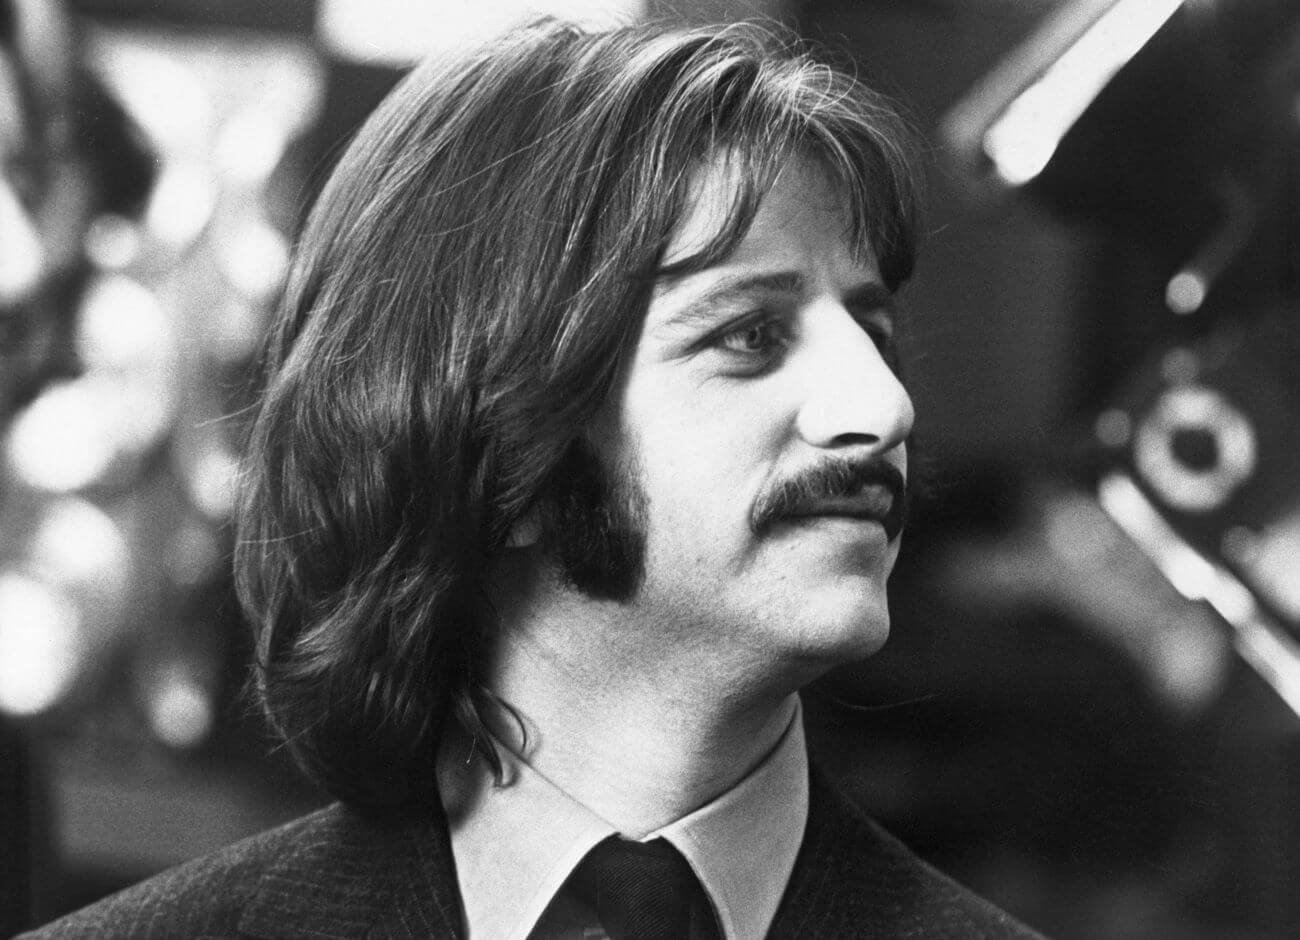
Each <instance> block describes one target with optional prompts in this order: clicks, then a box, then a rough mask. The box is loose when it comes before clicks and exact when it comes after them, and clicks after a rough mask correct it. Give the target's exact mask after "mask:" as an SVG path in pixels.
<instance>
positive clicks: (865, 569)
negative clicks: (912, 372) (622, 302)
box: [590, 162, 913, 670]
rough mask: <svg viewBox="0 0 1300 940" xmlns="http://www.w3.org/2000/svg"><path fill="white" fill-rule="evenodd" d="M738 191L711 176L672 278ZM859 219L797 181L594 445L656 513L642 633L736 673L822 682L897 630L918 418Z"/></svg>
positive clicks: (721, 271)
mask: <svg viewBox="0 0 1300 940" xmlns="http://www.w3.org/2000/svg"><path fill="white" fill-rule="evenodd" d="M731 196H732V185H731V183H730V180H729V177H728V175H727V171H726V170H725V169H724V167H723V165H722V164H721V163H718V164H715V165H713V166H711V167H709V168H707V169H706V170H705V171H703V172H701V174H700V175H699V177H698V178H697V179H696V181H695V185H694V187H693V191H692V199H691V203H690V204H691V210H690V212H689V213H688V215H687V217H686V218H685V219H684V220H683V221H682V223H681V225H680V226H679V230H678V231H677V232H676V234H675V236H674V238H673V240H672V242H671V244H670V247H669V249H668V252H667V256H666V259H665V260H666V261H667V262H669V263H671V262H673V261H675V260H678V259H680V258H682V257H685V256H687V255H689V254H691V253H693V252H694V251H695V250H698V249H699V248H700V247H702V246H703V245H704V244H705V243H707V242H708V240H709V239H710V238H711V237H712V236H713V235H714V234H715V233H716V232H717V231H718V229H719V226H720V223H721V220H722V219H723V217H724V215H725V212H726V209H727V207H728V206H729V205H730V201H731ZM848 228H849V219H848V216H847V213H846V212H845V211H844V208H843V200H842V199H840V198H838V194H837V192H836V191H835V190H834V188H832V187H831V186H830V185H828V184H827V183H826V182H825V181H824V179H823V177H822V175H821V174H820V173H818V172H817V171H816V170H815V169H813V168H811V167H809V166H804V165H801V164H800V163H798V162H792V163H791V164H790V165H788V166H787V167H786V168H785V171H784V172H783V173H782V175H781V176H780V178H779V179H778V181H777V183H776V185H775V186H774V188H773V189H772V190H771V192H770V193H769V194H768V195H767V196H766V198H765V199H764V200H763V202H762V204H761V206H760V208H759V210H758V213H757V216H756V217H755V219H754V222H753V225H752V227H751V228H750V229H749V231H748V233H747V234H746V236H745V238H744V239H743V241H742V242H741V243H740V245H739V246H738V247H737V249H736V250H735V251H734V252H733V253H732V254H731V256H729V257H728V258H726V259H725V260H724V261H723V262H721V263H720V264H718V265H716V266H714V267H711V268H709V269H707V270H705V271H702V272H699V273H696V274H691V275H686V276H682V277H680V278H676V279H673V280H670V281H665V282H663V283H661V284H659V285H658V286H657V287H656V288H655V290H654V292H653V295H652V298H651V301H650V305H649V309H648V312H647V315H646V319H645V323H644V325H643V328H642V332H641V336H640V338H639V341H638V343H637V346H636V348H635V351H634V353H633V355H632V357H631V360H630V363H629V365H628V366H627V368H626V370H625V373H624V376H623V379H622V383H621V385H620V386H619V387H618V388H617V389H616V391H615V393H614V395H613V396H612V399H611V401H610V403H609V404H608V405H607V406H606V409H605V412H604V413H603V414H602V416H601V417H600V419H599V420H598V422H597V424H596V428H595V429H594V431H593V433H592V435H591V438H590V439H591V443H592V445H593V448H594V450H595V452H596V457H597V459H598V460H599V461H600V463H601V464H602V465H603V466H604V467H606V468H609V469H610V473H611V475H612V476H614V477H616V478H621V480H622V481H623V485H624V487H625V488H627V487H631V486H634V487H635V489H636V490H637V491H638V493H637V495H638V496H639V499H638V500H637V502H638V503H639V504H640V505H641V506H643V507H644V512H643V515H644V518H643V519H642V520H641V523H642V525H643V526H644V549H645V554H644V578H643V580H642V582H641V584H640V588H639V590H638V591H636V593H635V594H634V595H633V597H632V599H631V600H630V601H629V602H628V603H627V604H626V605H625V608H626V614H627V616H628V618H629V620H631V621H634V622H636V623H639V624H640V625H641V629H643V630H653V631H655V633H656V635H657V636H660V637H662V638H663V640H664V641H665V642H667V643H677V644H680V643H682V642H685V643H686V644H687V645H688V646H689V647H690V648H691V649H692V650H694V651H695V652H696V653H700V654H705V655H713V656H722V657H723V658H726V657H727V656H730V657H731V658H732V660H733V662H736V661H738V662H741V663H742V665H743V662H744V661H750V662H752V663H753V664H755V668H757V666H758V664H773V663H776V664H787V665H790V666H792V667H794V668H796V669H810V668H811V669H813V670H820V669H824V668H825V667H826V666H828V665H832V664H834V663H835V662H839V661H844V660H848V659H854V658H859V657H861V656H865V655H868V654H870V653H872V652H874V651H875V650H876V649H878V648H879V647H880V645H881V644H882V643H883V642H884V640H885V638H886V636H887V634H888V628H889V614H888V609H887V606H886V596H885V582H886V579H887V577H888V575H889V572H890V570H891V568H892V567H893V564H894V560H895V558H896V557H897V553H898V534H899V533H898V530H899V528H900V527H901V517H902V502H903V494H902V492H901V487H900V484H901V482H902V480H903V477H904V475H905V473H906V466H907V455H906V450H905V447H904V444H905V441H906V439H907V437H908V435H909V433H910V431H911V428H912V420H913V411H912V403H911V400H910V399H909V398H908V395H907V393H906V391H905V390H904V389H903V387H902V385H901V384H900V383H899V380H898V378H897V377H896V375H895V374H894V371H893V369H892V368H891V356H892V349H891V337H892V333H893V320H892V314H891V307H890V296H889V291H888V290H887V289H886V287H885V286H884V284H883V283H882V280H881V277H880V273H879V271H878V268H877V264H876V261H875V258H874V257H872V256H868V257H861V256H856V255H855V254H854V252H853V250H852V248H851V243H850V240H849V234H848Z"/></svg>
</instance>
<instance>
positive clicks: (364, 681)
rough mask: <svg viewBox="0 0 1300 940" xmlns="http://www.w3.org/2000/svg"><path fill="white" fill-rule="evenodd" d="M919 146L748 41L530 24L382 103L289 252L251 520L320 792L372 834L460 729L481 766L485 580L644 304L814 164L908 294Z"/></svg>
mask: <svg viewBox="0 0 1300 940" xmlns="http://www.w3.org/2000/svg"><path fill="white" fill-rule="evenodd" d="M909 140H911V135H910V133H909V132H908V130H907V128H906V127H905V125H904V124H903V123H902V122H901V121H900V119H899V118H898V116H897V115H896V113H895V112H894V111H893V110H892V109H891V107H890V106H889V105H888V104H887V103H886V102H885V101H884V100H883V99H882V98H880V97H879V96H877V95H876V94H874V93H873V92H871V91H869V90H868V89H866V88H865V87H863V86H862V85H861V84H859V83H858V82H856V81H855V80H854V79H852V78H850V77H849V76H848V75H847V74H846V73H844V72H842V71H838V70H835V69H832V68H830V67H828V66H826V65H823V64H820V63H819V62H818V61H817V60H816V59H814V58H813V57H812V55H810V54H809V53H808V52H807V51H806V50H801V49H799V48H797V47H796V45H795V44H794V43H793V42H791V40H790V39H789V38H788V37H783V36H779V35H775V34H773V32H771V31H770V30H768V29H765V28H758V27H754V26H748V25H742V26H728V27H720V28H715V29H695V30H675V31H672V30H664V29H662V28H655V27H650V26H639V27H630V28H626V29H621V30H617V31H613V32H607V33H597V34H588V33H584V32H582V31H581V30H579V29H576V28H574V27H571V26H567V25H564V24H558V23H555V22H550V21H547V22H541V23H536V24H533V25H531V26H529V27H526V28H522V29H520V30H517V31H514V32H512V33H510V34H509V35H507V36H505V37H503V38H501V39H499V40H497V41H495V42H493V43H492V44H491V45H489V46H487V47H485V48H482V49H479V50H478V51H475V52H473V53H471V54H469V55H467V56H465V57H463V58H459V59H457V60H456V61H454V62H448V61H445V60H442V61H431V62H428V63H426V64H425V65H423V66H421V67H420V68H418V69H416V70H415V71H413V72H412V73H411V74H410V75H409V76H408V77H407V78H406V79H405V80H404V81H403V83H402V84H401V85H400V86H399V87H398V88H397V89H396V90H395V91H394V92H393V93H392V95H390V96H389V97H388V99H387V100H385V101H384V103H383V104H382V105H381V106H380V107H379V109H378V110H377V111H376V112H375V114H374V115H373V116H372V117H371V118H370V120H369V121H368V122H367V123H366V125H365V126H364V127H363V128H362V129H361V131H360V132H359V133H358V135H357V137H356V139H355V140H354V141H353V143H352V144H351V146H350V148H349V149H348V151H347V152H346V153H345V155H344V156H343V158H342V160H341V162H340V163H339V165H338V167H337V168H336V170H335V171H334V173H333V176H332V177H331V179H330V180H329V182H328V183H327V185H326V187H325V189H324V191H323V192H322V193H321V195H320V197H319V199H318V201H317V203H316V205H315V207H314V209H313V211H312V213H311V216H310V218H309V220H308V222H307V225H306V227H305V230H304V232H303V234H302V237H301V243H300V245H299V247H298V251H297V255H296V261H295V264H294V267H293V272H292V275H291V278H290V283H289V287H288V290H287V294H286V297H285V299H284V302H283V305H282V307H281V309H280V312H279V317H278V320H277V324H276V326H275V327H274V330H273V332H272V333H271V335H270V337H269V340H268V343H267V347H266V353H265V366H266V373H265V376H266V379H265V381H266V388H265V393H264V395H263V398H262V402H261V405H260V410H259V412H258V415H257V418H256V421H255V423H254V426H253V430H252V434H251V438H250V442H249V451H248V458H247V465H246V472H245V479H244V489H243V498H242V506H241V510H240V516H239V537H238V544H237V548H236V553H235V570H236V578H237V583H238V587H239V592H240V597H241V600H242V602H243V604H244V607H245V610H246V612H247V614H248V616H249V617H250V619H251V620H252V621H253V623H254V625H255V627H256V629H257V630H258V661H257V669H258V673H257V677H258V688H259V691H260V693H261V696H262V699H263V702H264V706H265V709H266V711H267V714H268V715H269V716H270V719H271V721H272V723H273V724H274V726H275V727H276V729H277V730H278V731H279V733H280V734H281V735H283V736H284V738H285V740H286V741H287V742H288V744H289V746H290V748H291V749H292V751H293V752H294V754H295V755H296V757H297V758H298V759H299V761H300V763H301V764H302V765H303V767H304V768H305V769H306V770H307V772H308V773H309V774H311V775H312V776H313V777H314V778H315V779H316V780H317V781H318V782H320V783H322V784H323V785H324V786H325V787H326V788H327V789H328V790H330V791H331V792H332V793H333V794H335V795H336V796H338V797H340V798H342V799H345V800H348V801H351V802H353V803H354V804H358V805H361V806H364V807H370V808H372V809H378V808H384V807H395V806H402V805H411V804H415V803H417V802H418V801H423V800H429V799H434V798H436V796H435V784H434V774H433V769H432V768H433V759H434V752H435V750H436V745H437V740H438V737H439V735H440V732H441V728H442V725H443V722H445V721H447V720H449V719H450V720H455V721H458V722H460V723H461V724H462V726H463V727H464V728H465V730H466V731H467V732H468V733H469V734H470V735H471V736H472V737H474V738H475V739H476V740H478V741H480V742H481V743H483V744H484V745H486V744H487V737H486V731H485V725H484V722H483V716H484V714H485V710H486V709H487V708H489V707H490V703H491V701H492V700H491V696H490V694H489V693H488V692H487V691H486V690H484V689H483V688H482V687H481V685H480V683H479V681H478V677H479V665H480V661H481V656H482V651H483V650H484V649H485V645H486V644H487V643H489V642H490V640H491V636H492V632H493V629H494V623H493V618H492V616H491V613H490V610H489V609H488V608H487V605H486V603H485V601H484V599H483V593H482V579H483V575H484V573H485V570H486V567H487V565H488V563H489V560H490V559H491V558H492V557H493V555H494V554H495V553H496V552H498V551H499V550H500V549H501V547H502V546H503V544H504V543H505V540H506V538H507V536H508V534H509V533H510V531H511V530H512V528H513V527H514V526H515V525H516V523H518V522H519V521H520V520H521V519H522V518H524V517H525V515H526V514H527V513H529V512H530V511H531V510H533V509H536V508H537V507H538V505H539V501H543V500H545V498H546V493H547V491H548V488H549V487H550V486H551V483H552V481H553V480H554V475H555V473H556V468H557V467H559V466H561V465H562V463H563V458H564V457H565V455H566V454H567V453H569V452H570V448H571V447H572V446H574V443H575V441H577V440H578V439H579V438H580V436H581V434H582V431H583V429H584V427H585V426H586V425H587V423H588V422H589V421H590V420H591V418H592V416H593V415H594V414H595V412H596V410H597V409H598V408H599V407H600V405H601V404H602V402H603V401H604V400H605V398H606V396H607V393H608V391H609V389H610V387H611V384H612V382H613V380H614V377H615V375H616V372H617V370H618V369H619V366H620V363H621V362H622V360H623V358H624V357H625V356H626V355H627V354H628V352H629V350H630V349H631V347H632V346H633V345H634V343H635V342H636V339H637V335H638V330H639V328H640V325H641V320H642V317H643V315H644V312H645V309H646V305H647V303H648V297H649V291H650V289H651V287H652V285H653V283H654V280H655V278H656V277H661V276H667V275H671V274H676V273H682V272H685V271H688V270H698V269H700V268H702V267H704V266H706V265H708V264H710V263H712V262H714V261H715V260H717V259H719V258H721V257H723V256H725V255H726V254H727V253H728V252H729V251H730V250H731V248H732V247H734V245H735V244H736V242H737V241H738V240H739V239H740V238H741V237H743V235H744V232H745V230H746V229H747V227H748V225H749V223H750V221H751V220H752V218H753V215H754V212H755V211H756V209H757V207H758V203H759V201H760V200H761V198H762V196H763V194H764V193H765V192H766V191H767V189H768V187H769V186H770V185H771V183H772V181H773V179H774V177H775V174H776V173H777V172H778V171H779V169H780V167H781V165H782V164H783V163H784V162H786V161H787V160H788V159H789V158H790V157H791V156H792V155H798V156H800V157H802V158H806V159H811V160H814V161H816V162H818V163H819V164H821V165H822V166H823V167H824V168H825V170H826V171H827V172H828V173H829V174H830V177H831V179H832V180H833V181H834V182H835V183H836V184H837V185H838V186H839V188H840V190H841V191H842V192H843V194H844V198H845V200H846V201H847V202H848V203H849V207H850V214H851V216H852V219H853V224H854V232H853V237H854V238H855V239H856V240H857V242H858V243H859V246H860V247H865V246H869V247H870V248H871V249H873V250H874V251H875V252H876V254H877V257H878V258H879V260H880V264H881V270H882V273H883V275H884V277H885V279H886V280H887V281H888V282H889V283H890V284H891V285H897V284H898V283H900V282H901V281H903V280H904V279H905V278H906V277H907V276H908V274H909V273H910V270H911V265H912V255H913V238H914V225H915V223H914V213H915V203H916V194H915V188H916V184H915V179H914V177H913V170H912V163H911V159H910V153H909V144H908V142H909ZM718 157H723V158H725V159H728V160H730V161H732V162H733V163H735V164H736V166H737V168H738V169H739V170H740V171H741V172H739V173H737V174H736V176H737V179H738V180H739V183H738V188H737V194H736V199H735V204H734V206H733V207H732V212H731V213H730V216H731V217H730V218H729V219H728V220H727V221H726V224H725V225H724V226H723V227H722V229H721V230H720V231H719V233H718V235H717V237H716V238H715V239H714V240H713V242H712V243H711V244H709V245H707V246H705V247H704V248H703V249H702V250H701V251H700V252H699V253H698V254H697V255H696V256H695V257H693V258H688V259H685V260H684V261H680V262H677V263H676V264H674V266H673V270H672V271H668V270H667V269H665V268H662V267H661V265H660V262H661V259H662V254H663V250H664V248H665V246H666V244H667V242H668V240H669V238H670V237H671V234H672V231H673V227H674V225H675V224H676V222H677V221H678V220H679V219H680V218H681V217H682V216H683V214H684V211H683V210H684V207H685V206H684V202H685V199H686V197H687V191H688V184H689V182H690V180H691V177H692V174H693V173H695V172H696V171H697V170H698V169H699V168H700V167H701V166H702V165H703V164H704V163H706V162H707V161H708V160H710V159H715V158H718ZM481 750H482V752H483V753H484V756H485V757H487V759H488V760H489V761H493V760H495V759H496V758H495V751H494V750H493V749H492V748H491V747H489V746H484V747H483V748H481ZM498 769H499V768H498Z"/></svg>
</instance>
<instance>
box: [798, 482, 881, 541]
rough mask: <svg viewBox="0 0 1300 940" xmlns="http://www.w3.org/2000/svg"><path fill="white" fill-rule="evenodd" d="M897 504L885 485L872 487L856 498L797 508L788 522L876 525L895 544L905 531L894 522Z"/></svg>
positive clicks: (826, 500)
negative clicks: (820, 520) (841, 520)
mask: <svg viewBox="0 0 1300 940" xmlns="http://www.w3.org/2000/svg"><path fill="white" fill-rule="evenodd" d="M894 504H895V498H894V492H893V490H892V489H890V488H889V487H888V486H887V485H884V484H879V483H872V484H867V485H866V486H864V487H863V488H862V490H861V491H860V492H858V493H856V494H854V495H852V496H831V497H826V498H823V499H818V500H813V501H810V502H808V503H806V504H804V505H801V506H798V507H794V508H792V509H791V511H790V512H788V513H786V514H785V516H784V518H785V519H789V520H791V521H799V520H804V519H816V518H822V517H826V518H844V519H857V520H861V521H864V522H876V523H879V524H880V526H881V527H882V528H883V529H884V530H885V534H886V535H887V536H888V538H889V539H890V540H891V541H892V540H893V538H894V536H895V535H897V534H898V531H899V530H900V529H901V523H900V522H896V521H895V520H894V519H893V516H894V512H893V510H894Z"/></svg>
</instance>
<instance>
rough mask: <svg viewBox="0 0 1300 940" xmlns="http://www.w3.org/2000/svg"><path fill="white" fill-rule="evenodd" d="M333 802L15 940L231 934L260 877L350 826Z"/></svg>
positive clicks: (317, 849)
mask: <svg viewBox="0 0 1300 940" xmlns="http://www.w3.org/2000/svg"><path fill="white" fill-rule="evenodd" d="M349 815H350V814H349V813H348V811H346V810H345V809H344V808H343V807H342V806H341V805H339V804H334V805H331V806H328V807H325V808H324V809H321V810H317V811H316V812H314V813H311V814H309V815H307V816H303V817H301V818H299V819H296V820H294V821H292V822H290V823H286V824H285V825H283V826H280V827H278V828H276V829H270V830H267V831H266V832H263V833H259V834H258V835H255V836H252V837H250V838H248V839H244V840H243V841H240V842H236V843H234V844H233V845H229V846H227V847H226V848H224V849H221V850H219V851H217V852H214V853H212V854H211V855H206V856H203V857H201V858H197V859H194V860H193V861H190V862H186V863H185V864H183V865H179V866H177V867H176V868H172V869H168V870H167V871H165V872H162V873H161V874H159V875H156V876H154V877H152V878H150V879H148V880H146V881H143V882H141V883H139V884H137V885H134V886H132V887H130V888H127V889H125V890H123V891H120V892H118V893H117V894H114V895H110V896H109V897H107V898H104V899H103V900H101V901H97V902H96V903H94V904H91V905H90V906H89V907H85V908H82V909H81V910H79V911H75V912H73V913H71V914H68V915H67V916H65V917H62V918H60V919H59V920H56V921H54V922H52V923H50V924H47V925H46V926H44V927H40V928H37V929H36V930H34V931H32V932H30V933H26V934H22V935H21V936H20V938H18V940H47V938H48V940H73V938H91V937H94V938H113V937H131V938H142V940H149V938H164V937H205V936H206V937H234V936H236V935H237V932H238V924H239V920H240V918H241V916H242V915H243V912H244V911H245V909H247V908H248V906H249V905H250V904H251V903H252V902H253V901H254V899H255V897H256V895H257V894H258V893H259V891H260V890H261V887H262V885H263V882H264V879H265V878H266V877H267V875H268V874H269V873H271V872H273V870H274V869H276V868H278V867H281V866H282V865H283V863H285V862H286V861H289V862H291V863H292V862H307V861H308V860H309V859H310V858H311V857H312V856H314V855H319V854H320V853H321V852H322V851H328V850H329V849H328V847H329V846H331V845H332V844H334V843H336V842H338V841H339V838H340V836H342V835H344V834H345V833H346V831H347V830H348V829H349V828H350V827H351V826H352V825H353V823H352V822H351V821H350V819H349Z"/></svg>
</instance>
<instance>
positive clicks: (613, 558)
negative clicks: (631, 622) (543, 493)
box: [542, 440, 646, 603]
mask: <svg viewBox="0 0 1300 940" xmlns="http://www.w3.org/2000/svg"><path fill="white" fill-rule="evenodd" d="M552 481H553V482H552V484H551V486H550V488H549V492H548V494H547V498H546V499H545V500H544V502H545V510H544V511H543V520H544V521H543V533H542V546H543V548H544V550H545V551H546V553H547V554H548V555H549V556H550V557H551V558H553V559H555V561H556V563H557V564H558V565H559V568H560V572H561V574H562V575H563V577H564V579H565V581H566V582H567V583H568V584H570V585H572V586H573V587H574V588H576V589H577V590H578V591H581V592H582V593H583V594H586V595H587V596H588V597H590V598H592V599H593V600H608V601H615V602H617V603H627V602H628V601H630V600H632V598H634V597H635V596H636V594H637V591H639V590H640V588H641V584H642V582H643V581H644V580H645V554H646V499H645V494H644V493H643V492H642V490H641V488H640V486H639V485H638V484H637V482H636V481H635V480H634V479H630V478H629V475H627V474H622V473H619V472H617V471H616V470H614V469H612V468H609V467H607V466H605V463H604V462H603V461H602V460H601V459H600V457H599V456H598V455H597V454H596V452H595V451H594V450H593V449H592V448H591V446H590V445H589V444H588V443H587V442H586V441H583V440H577V441H575V442H574V443H573V444H572V445H571V446H570V447H569V449H568V451H567V452H566V453H565V455H564V457H563V458H562V459H561V461H560V463H559V465H558V466H557V467H556V468H555V472H554V474H553V475H552Z"/></svg>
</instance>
